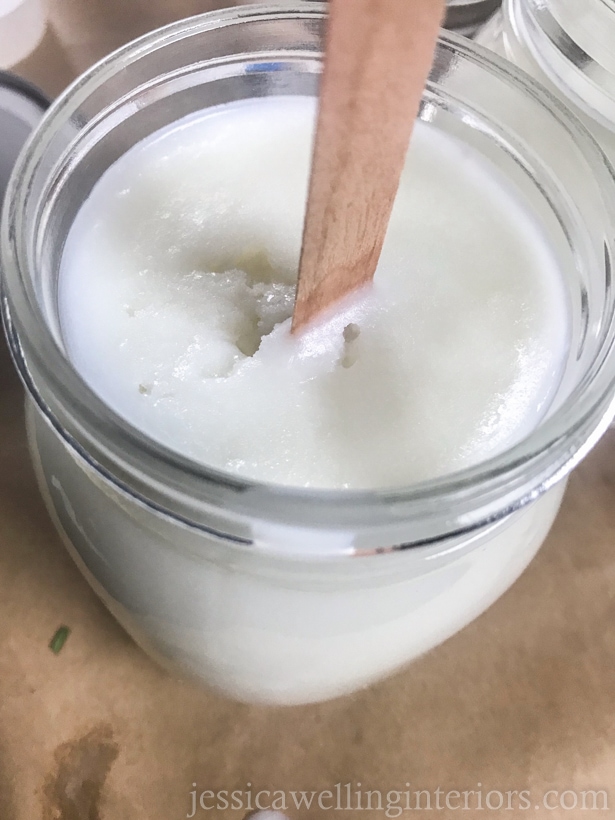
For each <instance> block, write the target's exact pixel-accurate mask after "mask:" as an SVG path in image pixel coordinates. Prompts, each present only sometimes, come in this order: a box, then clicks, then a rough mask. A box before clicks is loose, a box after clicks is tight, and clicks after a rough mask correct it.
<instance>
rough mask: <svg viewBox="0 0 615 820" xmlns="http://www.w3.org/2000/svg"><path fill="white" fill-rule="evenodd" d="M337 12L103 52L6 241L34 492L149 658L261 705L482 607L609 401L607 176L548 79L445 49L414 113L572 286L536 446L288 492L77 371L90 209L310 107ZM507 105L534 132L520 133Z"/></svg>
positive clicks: (544, 515) (284, 13)
mask: <svg viewBox="0 0 615 820" xmlns="http://www.w3.org/2000/svg"><path fill="white" fill-rule="evenodd" d="M325 8H326V7H325V6H319V5H316V4H314V3H312V2H304V3H295V4H292V5H285V4H279V3H278V4H276V5H272V6H270V7H266V6H253V7H240V8H236V9H233V10H228V11H224V12H218V13H216V14H206V15H203V16H199V17H195V18H191V19H189V20H186V21H182V22H180V23H177V24H173V25H171V26H169V27H167V28H165V29H162V30H160V31H158V32H154V33H152V34H149V35H147V36H145V37H143V38H142V39H140V40H137V41H136V42H134V43H132V44H130V45H128V46H127V47H125V48H123V49H121V50H119V51H117V52H115V53H114V54H112V55H111V56H110V57H108V58H106V59H105V60H103V61H102V62H101V63H99V64H98V65H96V66H95V67H94V68H92V69H91V70H90V71H89V72H88V73H86V74H85V75H84V76H83V77H81V78H80V79H79V80H77V81H76V83H75V84H73V85H72V86H71V87H70V88H69V89H68V91H67V92H66V93H65V94H64V95H63V96H62V97H60V98H59V99H58V100H57V101H56V102H55V104H54V105H53V106H52V108H51V110H50V112H49V113H48V115H47V117H46V118H45V120H44V121H43V123H42V125H41V126H40V127H39V129H38V130H37V132H36V135H35V136H34V138H33V139H32V140H31V142H30V143H29V146H28V148H27V150H26V151H25V153H24V154H22V158H21V161H20V163H19V165H18V167H17V169H16V171H15V174H14V175H13V178H12V181H11V184H10V186H9V192H8V200H7V207H6V209H5V213H4V218H3V225H2V235H1V242H2V245H1V248H2V257H1V261H2V267H3V273H4V279H3V310H4V320H5V327H6V331H7V335H8V339H9V343H10V345H11V349H12V353H13V357H14V360H15V363H16V366H17V368H18V370H19V372H20V374H21V376H22V379H23V381H24V384H25V386H26V390H27V395H28V400H27V421H28V434H29V441H30V447H31V451H32V457H33V460H34V464H35V467H36V471H37V475H38V480H39V482H40V486H41V491H42V493H43V495H44V498H45V500H46V503H47V506H48V508H49V510H50V513H51V515H52V516H53V519H54V521H55V523H56V526H57V527H58V530H59V532H60V533H61V535H62V537H63V539H64V541H65V543H66V546H67V548H68V550H69V551H70V553H71V554H72V556H73V557H74V559H75V561H76V562H77V564H78V565H79V566H80V568H81V570H82V571H83V573H84V575H85V576H86V577H87V578H88V580H89V582H90V583H91V584H92V586H93V587H94V589H95V590H96V591H97V592H98V594H99V595H100V596H101V598H102V599H103V600H104V601H105V603H106V604H107V606H108V607H109V609H110V610H111V612H112V613H113V614H114V615H115V616H116V617H117V619H118V620H119V621H120V623H122V624H123V625H124V627H125V628H126V629H127V631H128V632H129V633H130V634H131V635H132V636H133V637H134V639H135V640H136V641H137V643H139V644H140V645H141V646H142V647H144V648H145V649H146V651H148V652H149V653H151V654H152V655H153V656H154V657H156V658H158V659H160V660H161V661H162V662H163V663H166V664H167V665H169V666H171V667H172V668H173V669H175V670H176V671H177V670H179V671H181V672H182V673H185V674H190V675H193V676H195V677H196V678H198V679H200V680H202V681H205V682H206V683H207V684H209V685H210V686H212V687H214V688H216V689H217V690H218V691H220V692H222V693H225V694H227V695H230V696H232V697H235V698H239V699H242V700H246V701H260V702H268V703H302V702H309V701H316V700H321V699H325V698H330V697H333V696H336V695H340V694H342V693H345V692H349V691H352V690H355V689H357V688H359V687H362V686H364V685H366V684H369V683H370V682H372V681H374V680H376V679H378V678H379V677H381V676H383V675H385V674H387V673H389V672H391V671H393V670H395V669H397V668H398V667H399V666H400V665H402V664H404V663H406V662H408V661H410V660H411V659H412V658H415V657H416V656H418V655H420V654H422V653H424V652H426V651H427V650H429V649H431V648H432V647H434V646H436V645H437V644H438V643H440V642H441V641H444V640H445V639H446V638H448V637H450V636H451V635H453V634H454V633H455V632H457V631H458V630H459V629H461V628H462V627H463V626H465V625H466V624H467V623H469V622H470V621H471V620H472V619H474V618H475V617H476V616H478V615H479V614H480V613H481V612H483V611H484V610H485V609H486V608H487V607H489V606H490V605H491V604H492V603H493V602H494V601H495V600H496V599H497V598H498V596H500V595H501V594H502V593H503V592H504V591H505V590H506V589H507V588H508V587H509V586H510V585H511V584H512V583H513V582H514V580H515V579H516V578H517V577H518V576H519V574H520V573H521V572H522V571H523V569H524V568H525V567H526V566H527V564H528V563H529V561H530V560H531V559H532V557H533V556H534V554H535V553H536V551H537V550H538V548H539V546H540V544H541V542H542V541H543V539H544V538H545V536H546V534H547V532H548V530H549V528H550V526H551V524H552V522H553V519H554V517H555V515H556V513H557V510H558V506H559V503H560V500H561V497H562V494H563V491H564V485H565V478H566V475H567V474H568V472H569V471H570V469H571V468H572V467H573V466H574V465H575V464H576V463H577V462H578V461H579V460H580V459H581V458H582V456H583V455H584V454H585V453H586V452H587V451H588V449H589V448H590V447H591V446H592V445H593V444H594V443H595V442H596V441H597V439H598V437H599V436H600V435H601V433H602V431H603V430H604V429H605V428H606V426H607V425H608V423H609V420H610V417H611V414H612V409H613V396H614V394H615V367H614V363H613V357H614V352H613V340H614V334H615V325H614V321H613V320H614V301H613V300H614V295H613V290H612V289H611V286H610V282H611V280H610V271H611V266H612V264H613V256H614V253H615V247H614V237H613V232H612V231H611V230H610V226H611V225H612V224H613V220H614V219H615V182H614V179H613V175H612V172H611V169H610V166H608V164H606V163H605V161H604V157H603V155H602V154H601V153H600V151H599V150H598V148H597V147H596V145H595V143H594V142H593V141H592V140H591V138H590V137H589V136H588V134H587V133H586V132H585V130H584V129H583V127H582V126H581V125H580V124H579V123H577V121H576V120H575V119H574V118H570V117H569V115H568V114H567V112H566V111H564V110H562V109H561V108H559V107H557V105H554V103H553V101H552V100H551V99H550V98H549V97H548V95H546V94H545V93H544V92H543V91H542V90H541V89H540V87H539V86H538V85H537V84H532V81H531V80H529V79H526V78H525V76H524V75H523V73H522V72H519V71H518V70H517V69H515V68H514V67H513V66H510V65H509V64H507V63H506V62H505V61H503V60H500V59H498V58H493V57H491V56H490V55H489V54H488V53H487V52H485V50H484V49H477V48H476V47H475V46H474V45H473V44H472V43H471V42H470V41H468V40H465V39H464V38H462V37H457V36H455V35H449V34H446V35H443V36H442V38H441V40H440V42H439V45H438V50H437V55H436V60H435V64H434V69H433V72H432V77H431V80H430V82H429V84H428V87H427V89H426V91H425V95H424V100H423V105H422V108H421V113H420V116H421V117H422V118H423V120H426V121H429V122H430V123H431V125H432V126H433V127H435V128H439V129H442V131H444V132H447V133H449V134H454V135H455V136H456V137H457V138H458V139H460V140H463V141H465V142H466V144H467V145H469V146H471V147H472V148H473V149H474V150H477V151H480V152H481V153H482V154H483V155H484V156H485V157H486V158H487V159H488V161H489V162H491V163H493V165H494V166H497V168H498V170H499V173H500V174H504V175H505V176H506V177H507V179H508V181H509V183H510V185H511V186H512V187H513V189H514V190H515V191H516V195H517V196H518V197H519V198H520V200H521V201H522V202H523V203H525V206H526V207H527V209H528V211H529V212H531V213H532V214H533V215H534V216H535V218H536V219H539V220H540V222H541V224H542V226H543V229H544V231H545V234H546V235H547V236H548V238H549V239H550V241H551V244H552V246H553V252H554V253H555V254H556V257H557V262H558V266H559V270H560V271H561V276H562V280H563V282H564V283H565V287H566V289H567V292H568V300H569V305H570V327H571V344H570V350H569V354H568V356H567V359H566V362H565V366H564V374H563V377H562V379H561V382H560V383H559V387H558V390H557V394H556V397H555V399H554V401H553V403H552V405H551V407H550V408H549V409H548V411H547V412H546V415H545V416H544V418H543V419H542V421H541V422H540V423H539V425H538V427H537V428H536V429H535V430H534V431H533V432H532V433H531V435H529V436H528V437H527V438H525V439H524V440H523V441H520V442H519V443H518V444H517V445H515V446H514V447H513V448H511V449H510V450H508V451H507V452H504V453H502V454H500V455H498V456H496V457H494V458H492V459H490V460H489V461H487V462H484V463H482V464H480V465H478V466H475V467H473V468H471V469H466V470H464V471H461V472H459V473H456V474H452V475H448V476H445V477H443V478H441V479H437V480H433V481H430V482H427V483H424V484H420V485H415V486H412V487H404V488H399V489H393V490H389V489H387V490H382V491H370V492H368V491H365V492H353V491H344V490H337V491H330V490H303V489H295V488H284V487H279V486H273V485H268V484H265V483H259V482H255V481H249V480H244V479H241V478H238V477H237V476H234V475H231V474H226V473H222V472H219V471H216V470H213V469H209V468H208V467H207V466H204V465H202V464H197V463H194V462H192V461H190V460H189V459H187V458H184V457H182V456H179V455H177V454H176V453H174V452H172V451H170V450H169V449H167V448H165V447H164V446H162V445H160V444H158V443H156V442H154V441H152V440H151V439H149V438H147V437H146V436H145V435H144V434H143V433H141V432H140V431H139V430H137V429H135V428H134V427H132V426H131V425H130V424H128V423H127V422H125V421H124V420H123V419H122V418H120V417H118V416H117V415H116V414H114V412H113V411H112V410H110V409H109V407H107V406H106V405H105V404H104V402H103V401H102V400H101V399H100V398H99V397H98V396H97V395H96V394H95V393H94V392H93V391H92V390H91V389H90V388H89V387H88V385H87V384H86V383H85V382H84V381H83V380H82V379H81V377H80V376H79V374H78V373H77V372H76V371H75V369H74V368H73V367H72V365H71V363H70V361H69V360H68V358H67V356H66V353H65V350H64V346H63V340H62V329H61V327H60V323H59V319H58V305H57V287H58V267H59V260H60V257H61V254H62V248H63V243H64V240H65V238H66V235H67V231H68V229H69V227H70V225H71V223H72V220H73V218H74V216H75V214H76V212H77V210H78V209H79V207H80V205H81V203H82V202H83V201H84V199H85V198H86V197H87V196H88V193H89V191H90V190H91V189H92V187H93V185H94V184H95V183H96V181H97V180H98V179H99V178H100V176H101V174H102V173H103V172H104V171H105V169H106V168H108V167H109V165H110V164H111V163H112V162H113V161H114V160H115V159H116V158H117V157H118V156H120V155H121V154H122V153H123V152H125V151H126V150H127V149H128V148H130V147H131V146H132V145H134V144H135V143H136V142H138V141H139V140H140V139H142V138H144V137H146V136H147V135H149V134H151V133H152V132H154V131H156V130H157V129H159V128H161V127H163V126H165V125H166V124H168V123H170V122H172V121H174V120H176V119H178V118H179V117H183V116H185V115H187V114H189V113H191V112H194V111H198V110H201V109H204V108H206V107H207V106H211V105H217V104H220V103H224V102H226V101H230V100H237V99H241V98H249V97H255V96H263V95H274V94H285V95H288V94H301V95H315V94H317V90H318V79H319V74H320V71H321V58H322V54H321V48H322V42H323V26H324V20H325ZM472 78H474V79H478V80H479V82H468V79H472ZM468 89H469V90H468ZM515 106H517V107H523V108H524V110H525V112H526V114H527V116H526V118H525V119H524V121H523V122H524V123H527V125H524V124H523V123H521V124H520V123H518V122H516V121H514V120H511V115H510V112H511V107H512V108H514V107H515ZM536 128H539V129H546V130H549V129H550V130H551V132H552V133H553V134H554V135H555V136H557V138H558V139H559V141H560V144H561V151H560V152H559V153H558V154H556V155H552V154H550V153H542V152H541V147H540V146H538V147H537V149H536V150H533V149H532V148H531V147H530V146H531V138H532V134H533V133H534V130H535V129H536ZM581 204H582V205H585V207H577V206H578V205H581ZM589 213H592V214H593V218H592V219H591V220H590V219H588V217H587V214H589Z"/></svg>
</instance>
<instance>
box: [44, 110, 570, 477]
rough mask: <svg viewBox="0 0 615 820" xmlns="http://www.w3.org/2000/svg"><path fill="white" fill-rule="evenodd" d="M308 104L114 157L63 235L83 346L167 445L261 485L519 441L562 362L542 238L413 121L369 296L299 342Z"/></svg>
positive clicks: (232, 117) (181, 130) (425, 468)
mask: <svg viewBox="0 0 615 820" xmlns="http://www.w3.org/2000/svg"><path fill="white" fill-rule="evenodd" d="M314 114H315V103H314V101H313V100H312V99H308V98H268V99H265V100H258V101H252V102H247V103H242V104H235V105H229V106H225V107H221V108H218V109H214V110H212V111H210V112H209V113H207V114H206V115H202V116H200V117H197V118H192V119H190V120H186V121H183V122H180V123H177V124H175V125H174V126H173V127H171V128H169V129H167V130H165V131H163V132H161V133H158V134H156V135H154V136H153V137H152V138H150V139H148V140H146V141H144V142H143V143H140V144H139V145H137V146H136V147H135V148H133V149H132V150H131V151H129V152H128V153H127V154H125V155H124V156H123V157H122V158H121V159H120V160H118V161H117V162H116V163H115V165H114V166H112V167H111V168H110V169H109V170H108V171H107V172H106V173H105V174H104V176H103V178H102V179H101V180H100V181H99V182H98V183H97V185H96V186H95V188H94V190H93V191H92V193H91V195H90V197H89V199H88V201H87V202H86V203H85V205H84V206H83V207H82V209H81V211H80V213H79V214H78V216H77V218H76V220H75V222H74V225H73V227H72V229H71V231H70V233H69V236H68V239H67V243H66V247H65V252H64V257H63V262H62V269H61V280H60V315H61V320H62V328H63V334H64V339H65V343H66V346H67V350H68V354H69V356H70V358H71V359H72V361H73V362H74V364H75V366H76V367H77V369H78V370H79V371H80V373H81V374H82V376H83V377H84V378H85V379H86V380H87V381H88V382H89V383H90V385H91V386H92V387H93V388H94V389H95V390H96V391H97V392H98V393H99V394H100V395H101V396H102V397H103V398H104V399H105V401H106V402H108V403H109V405H110V406H111V407H113V408H114V409H115V410H116V411H117V412H119V413H120V414H121V415H123V416H124V417H125V418H127V419H128V420H129V421H131V422H132V423H133V424H134V425H135V426H137V427H138V428H140V429H142V430H143V431H145V432H147V433H148V434H149V435H151V436H152V437H153V438H155V439H157V440H159V441H161V442H163V443H164V444H166V445H168V446H169V447H171V448H173V449H175V450H178V451H180V452H182V453H184V454H187V455H189V456H191V457H192V458H194V459H196V460H198V461H201V462H203V463H205V464H208V465H210V466H214V467H218V468H221V469H225V470H229V471H231V472H234V473H238V474H240V475H243V476H248V477H251V478H255V479H260V480H266V481H271V482H276V483H280V484H292V485H301V486H318V487H351V488H374V487H375V488H378V487H388V486H394V485H407V484H411V483H413V482H416V481H419V480H423V479H426V478H431V477H434V476H437V475H442V474H445V473H448V472H451V471H454V470H456V469H460V468H462V467H465V466H468V465H469V464H474V463H477V462H479V461H481V460H484V459H485V458H487V457H489V456H490V455H493V454H494V453H496V452H500V451H502V450H504V449H505V448H506V447H508V446H510V445H511V444H512V443H514V442H515V441H517V440H518V439H519V438H521V437H522V436H523V435H524V434H526V433H528V432H529V431H530V430H531V429H532V428H533V427H534V426H535V424H536V423H537V421H538V420H539V418H540V417H541V416H542V415H543V413H544V412H545V411H546V409H547V408H548V406H549V402H550V399H551V397H552V396H553V393H554V391H555V389H556V388H557V385H558V379H559V375H560V371H561V368H562V363H563V360H564V357H565V354H566V352H567V345H568V332H569V328H568V322H567V313H566V304H565V299H564V292H563V287H562V283H561V282H560V280H559V278H558V273H557V268H556V264H555V262H554V260H553V257H552V254H551V252H550V248H549V246H548V244H547V242H546V240H545V239H544V238H543V236H542V233H541V231H540V228H539V227H538V226H537V225H536V224H535V223H534V222H533V221H532V219H531V218H530V216H528V215H527V214H526V212H525V211H524V209H523V207H522V204H521V202H520V201H518V200H517V198H516V196H515V194H514V192H513V191H512V190H509V189H508V188H507V186H506V185H505V184H504V182H503V181H502V180H501V179H500V178H499V177H498V175H497V173H496V172H495V170H494V169H493V168H491V167H490V166H489V165H488V164H487V162H486V160H483V159H480V158H479V156H478V154H475V153H473V152H472V151H471V150H470V149H469V148H467V147H464V146H462V145H461V144H458V143H457V142H456V141H454V140H453V139H452V138H451V137H447V136H445V135H443V134H442V133H441V132H439V131H437V130H436V129H435V128H433V127H430V126H428V125H424V124H419V125H418V126H417V128H416V131H415V134H414V137H413V143H412V149H411V151H410V155H409V161H408V163H407V167H406V169H405V172H404V175H403V178H402V182H401V186H400V191H399V194H398V197H397V200H396V204H395V208H394V212H393V216H392V219H391V224H390V228H389V232H388V235H387V240H386V243H385V247H384V251H383V254H382V257H381V260H380V264H379V267H378V271H377V273H376V277H375V281H374V285H373V287H372V288H371V289H370V290H369V291H368V292H366V293H363V294H362V295H361V296H360V297H359V298H357V299H355V300H353V301H352V303H351V304H350V305H348V306H346V308H345V309H344V310H343V311H342V312H341V313H340V314H338V315H337V316H336V317H335V318H334V319H333V320H331V321H329V322H328V323H325V324H324V325H322V326H321V327H319V328H317V329H316V330H314V331H311V332H308V333H307V334H305V335H304V336H303V337H301V338H299V339H293V338H291V337H290V334H289V324H290V323H289V318H288V317H289V316H290V315H291V312H292V304H293V297H294V282H295V279H296V270H297V264H298V255H299V249H300V241H301V229H302V219H303V213H304V208H305V199H306V191H307V180H308V172H309V161H310V146H311V137H312V130H313V124H314Z"/></svg>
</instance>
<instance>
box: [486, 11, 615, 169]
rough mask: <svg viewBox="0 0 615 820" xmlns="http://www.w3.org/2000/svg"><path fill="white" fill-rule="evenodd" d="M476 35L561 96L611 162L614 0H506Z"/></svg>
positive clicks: (614, 158) (614, 156) (614, 153)
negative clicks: (593, 136)
mask: <svg viewBox="0 0 615 820" xmlns="http://www.w3.org/2000/svg"><path fill="white" fill-rule="evenodd" d="M476 40H477V42H479V43H481V44H483V45H485V46H487V47H488V48H491V49H493V50H494V51H496V52H497V53H498V54H501V55H502V56H504V57H507V58H508V59H509V60H511V61H512V62H513V63H515V64H516V65H518V66H521V68H523V69H525V70H526V71H527V72H529V73H530V74H531V75H532V76H533V77H536V79H538V80H540V81H541V82H543V83H544V84H545V85H547V86H548V87H549V88H550V90H552V91H554V92H555V93H556V94H558V95H559V96H560V97H562V98H563V99H564V100H565V101H566V104H567V105H569V106H570V107H571V108H572V109H573V111H574V112H575V113H576V114H577V116H580V117H581V118H582V119H583V120H584V122H585V124H586V125H587V126H588V128H590V130H591V131H592V132H593V133H594V135H595V137H596V139H597V140H598V141H599V142H600V144H601V146H602V148H603V149H604V151H606V153H607V155H608V156H609V159H610V160H611V162H612V163H613V164H615V1H614V0H583V2H579V0H504V2H503V5H502V8H501V9H500V10H499V11H498V12H497V13H496V14H495V15H494V16H493V17H492V18H491V19H490V20H489V22H488V23H486V24H485V26H484V27H483V29H482V30H481V31H480V32H479V33H478V35H477V37H476Z"/></svg>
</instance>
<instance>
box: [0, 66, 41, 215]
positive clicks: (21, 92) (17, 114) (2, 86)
mask: <svg viewBox="0 0 615 820" xmlns="http://www.w3.org/2000/svg"><path fill="white" fill-rule="evenodd" d="M48 106H49V100H48V99H47V97H46V96H45V95H44V94H43V92H42V91H40V90H39V89H38V88H36V86H34V85H31V84H30V83H28V82H27V81H26V80H22V79H21V77H17V76H16V75H15V74H11V73H9V72H7V71H0V207H1V204H2V200H3V199H4V192H5V190H6V186H7V183H8V181H9V177H10V175H11V171H12V170H13V166H14V165H15V160H16V159H17V157H18V156H19V152H20V151H21V149H22V147H23V144H24V143H25V141H26V140H27V138H28V136H29V134H30V131H32V129H33V128H34V127H35V126H36V125H37V123H38V122H39V120H40V119H41V117H42V116H43V114H44V113H45V110H46V109H47V107H48Z"/></svg>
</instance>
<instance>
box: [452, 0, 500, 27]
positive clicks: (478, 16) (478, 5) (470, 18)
mask: <svg viewBox="0 0 615 820" xmlns="http://www.w3.org/2000/svg"><path fill="white" fill-rule="evenodd" d="M501 2H502V0H447V2H446V6H447V9H446V20H445V26H446V27H447V28H449V29H456V30H459V29H462V30H463V33H466V31H467V32H469V33H470V32H472V31H473V30H475V29H476V28H477V27H478V26H479V25H480V24H481V23H484V22H485V20H487V18H488V17H490V16H491V15H492V14H493V13H494V12H495V11H496V10H497V9H498V8H499V6H500V5H501Z"/></svg>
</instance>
